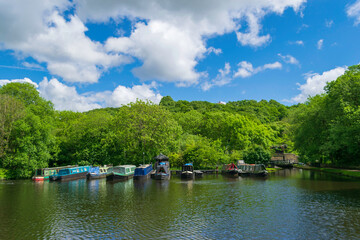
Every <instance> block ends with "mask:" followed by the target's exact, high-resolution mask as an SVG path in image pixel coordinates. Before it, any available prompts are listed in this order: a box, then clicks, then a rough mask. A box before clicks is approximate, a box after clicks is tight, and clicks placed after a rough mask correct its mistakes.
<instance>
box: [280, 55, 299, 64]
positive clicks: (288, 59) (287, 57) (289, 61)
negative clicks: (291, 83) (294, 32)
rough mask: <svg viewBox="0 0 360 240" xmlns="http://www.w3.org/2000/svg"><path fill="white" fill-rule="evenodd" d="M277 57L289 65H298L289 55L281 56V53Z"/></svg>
mask: <svg viewBox="0 0 360 240" xmlns="http://www.w3.org/2000/svg"><path fill="white" fill-rule="evenodd" d="M278 56H279V57H280V58H281V59H282V60H283V61H284V62H285V63H289V64H295V65H298V64H299V61H298V60H297V59H296V58H295V57H293V56H291V55H289V54H288V55H282V54H281V53H278Z"/></svg>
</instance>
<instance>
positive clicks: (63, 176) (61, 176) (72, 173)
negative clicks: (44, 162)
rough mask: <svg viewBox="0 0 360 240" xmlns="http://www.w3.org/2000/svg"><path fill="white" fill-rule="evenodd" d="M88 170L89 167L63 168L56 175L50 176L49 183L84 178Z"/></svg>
mask: <svg viewBox="0 0 360 240" xmlns="http://www.w3.org/2000/svg"><path fill="white" fill-rule="evenodd" d="M89 170H90V166H82V167H72V168H65V169H61V170H60V171H59V173H58V174H55V175H51V176H50V177H49V179H50V180H51V181H64V180H75V179H80V178H85V177H86V174H87V173H88V172H89Z"/></svg>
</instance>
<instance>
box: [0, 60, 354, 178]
mask: <svg viewBox="0 0 360 240" xmlns="http://www.w3.org/2000/svg"><path fill="white" fill-rule="evenodd" d="M325 90H326V93H325V94H323V95H317V96H315V97H312V98H309V99H308V101H307V102H306V103H304V104H298V105H294V106H290V107H288V106H285V105H282V104H280V103H278V102H277V101H275V100H270V101H266V100H262V101H259V102H258V101H255V100H242V101H235V102H228V103H227V104H225V105H224V104H216V103H210V102H205V101H193V102H188V101H182V100H180V101H174V100H173V99H172V98H171V97H170V96H166V97H164V98H162V100H161V102H160V104H159V105H156V104H153V103H150V102H143V101H137V102H135V103H130V104H128V105H126V106H122V107H120V108H103V109H95V110H92V111H89V112H84V113H78V112H71V111H55V110H54V107H53V104H52V103H51V102H49V101H46V100H45V99H43V98H41V97H40V96H39V93H38V91H37V90H36V89H35V87H34V86H33V85H31V84H24V83H10V84H7V85H4V86H3V87H1V88H0V169H1V170H0V174H2V175H3V177H4V176H5V177H6V178H27V177H30V176H32V174H33V172H34V170H35V169H37V168H43V167H48V166H50V167H52V166H62V165H67V164H78V165H87V164H89V165H104V164H114V165H118V164H136V165H138V164H141V163H148V162H151V161H153V160H152V158H153V157H154V156H155V155H157V154H158V153H160V152H162V153H164V154H167V155H168V156H169V157H170V161H171V163H172V166H173V167H180V166H181V165H182V164H184V163H185V162H193V163H194V166H195V168H200V169H206V168H215V167H216V166H219V165H221V164H224V163H229V162H232V161H235V160H237V159H242V158H247V156H254V153H255V154H258V155H261V156H266V157H263V159H266V158H267V159H268V158H269V156H270V147H271V146H273V145H281V144H287V146H288V151H291V152H295V153H298V154H299V155H300V156H301V159H302V161H306V162H308V161H310V162H311V161H316V160H320V161H321V162H323V163H328V164H334V165H338V166H345V165H351V166H358V165H360V66H353V67H350V68H349V70H348V71H347V72H346V73H345V74H344V75H343V76H341V77H339V78H338V79H337V80H336V81H334V82H331V83H328V84H327V86H326V88H325ZM247 159H249V158H247Z"/></svg>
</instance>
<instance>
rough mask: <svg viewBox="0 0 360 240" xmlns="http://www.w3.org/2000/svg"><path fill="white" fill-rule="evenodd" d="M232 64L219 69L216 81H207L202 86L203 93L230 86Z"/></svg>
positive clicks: (226, 64)
mask: <svg viewBox="0 0 360 240" xmlns="http://www.w3.org/2000/svg"><path fill="white" fill-rule="evenodd" d="M230 69H231V67H230V64H229V63H225V66H224V68H223V69H219V73H218V74H217V75H216V77H215V79H213V80H212V81H210V82H209V81H206V82H204V83H203V84H202V85H201V89H202V90H203V91H208V90H209V89H210V88H212V87H214V86H224V85H227V84H229V83H230V82H231V81H232V77H231V76H230Z"/></svg>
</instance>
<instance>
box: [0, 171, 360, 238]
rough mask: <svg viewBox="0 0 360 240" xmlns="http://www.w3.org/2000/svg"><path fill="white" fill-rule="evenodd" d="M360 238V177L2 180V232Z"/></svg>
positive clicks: (16, 235)
mask: <svg viewBox="0 0 360 240" xmlns="http://www.w3.org/2000/svg"><path fill="white" fill-rule="evenodd" d="M39 238H40V239H88V238H95V239H99V238H101V239H109V238H110V239H149V238H151V239H153V238H156V239H169V238H171V239H188V238H191V239H222V238H226V239H359V238H360V182H359V181H354V180H352V179H345V178H341V177H338V176H334V175H327V174H324V173H318V172H311V171H306V170H304V171H303V170H297V169H293V170H282V171H279V172H277V173H275V174H273V175H271V176H269V177H268V178H266V179H262V178H239V179H230V178H226V177H222V176H220V175H219V176H216V175H208V176H205V177H204V178H203V179H200V180H195V181H182V180H181V179H180V178H179V177H177V176H173V177H172V179H171V180H170V181H162V182H161V181H155V180H151V179H150V180H149V181H146V182H143V183H139V182H134V181H133V180H129V181H126V182H118V183H107V182H106V180H104V179H102V180H93V181H86V180H77V181H71V182H44V183H34V182H32V181H30V180H26V181H25V180H24V181H3V182H0V239H39Z"/></svg>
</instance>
